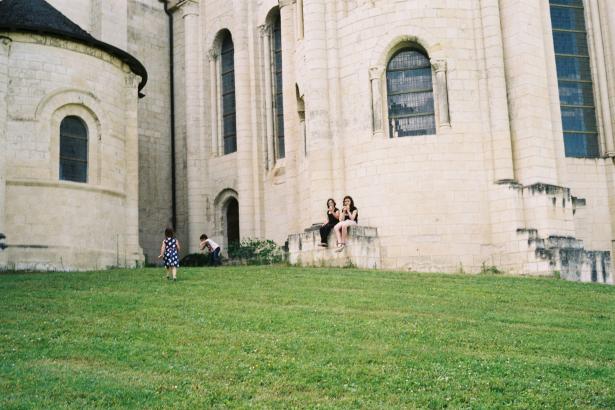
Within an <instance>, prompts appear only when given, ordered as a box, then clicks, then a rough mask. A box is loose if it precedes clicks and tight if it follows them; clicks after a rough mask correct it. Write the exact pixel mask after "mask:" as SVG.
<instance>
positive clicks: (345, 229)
mask: <svg viewBox="0 0 615 410" xmlns="http://www.w3.org/2000/svg"><path fill="white" fill-rule="evenodd" d="M347 238H348V225H346V224H344V226H342V243H343V244H344V245H346V239H347Z"/></svg>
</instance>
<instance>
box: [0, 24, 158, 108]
mask: <svg viewBox="0 0 615 410" xmlns="http://www.w3.org/2000/svg"><path fill="white" fill-rule="evenodd" d="M0 31H5V32H26V33H33V34H40V35H51V36H54V37H59V38H62V39H66V40H70V41H72V42H75V43H80V44H84V45H87V46H90V47H94V48H98V49H100V50H103V51H106V52H107V53H109V54H111V55H113V56H114V57H116V58H118V59H119V60H120V61H122V62H123V63H125V64H126V65H127V66H128V67H130V70H131V71H132V72H133V73H134V74H136V75H138V76H139V77H141V81H140V82H139V87H138V95H139V98H143V97H145V94H143V93H142V92H141V90H142V89H143V87H145V84H146V83H147V79H148V75H147V70H146V69H145V66H143V64H141V62H140V61H139V60H138V59H137V58H136V57H134V56H133V55H132V54H130V53H128V52H126V51H124V50H122V49H120V48H118V47H115V46H113V45H111V44H108V43H105V42H103V41H100V40H97V39H96V38H94V37H90V38H89V39H86V38H79V37H76V36H71V35H70V34H67V33H65V32H62V31H59V30H54V29H52V28H49V27H32V26H22V25H19V24H17V25H11V26H5V25H0Z"/></svg>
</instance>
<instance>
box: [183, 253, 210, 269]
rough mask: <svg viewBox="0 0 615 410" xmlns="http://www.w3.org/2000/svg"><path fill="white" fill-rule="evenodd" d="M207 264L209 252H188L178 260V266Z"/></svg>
mask: <svg viewBox="0 0 615 410" xmlns="http://www.w3.org/2000/svg"><path fill="white" fill-rule="evenodd" d="M207 265H209V254H203V253H190V254H188V255H186V256H184V257H183V258H182V259H181V261H179V266H186V267H187V266H207Z"/></svg>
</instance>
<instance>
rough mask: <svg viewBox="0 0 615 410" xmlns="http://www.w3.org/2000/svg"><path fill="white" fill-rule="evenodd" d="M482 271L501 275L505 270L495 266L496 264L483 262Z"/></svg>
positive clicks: (487, 273)
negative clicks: (489, 264)
mask: <svg viewBox="0 0 615 410" xmlns="http://www.w3.org/2000/svg"><path fill="white" fill-rule="evenodd" d="M480 273H482V274H485V275H500V274H502V273H504V272H503V271H501V270H499V269H498V267H497V266H494V265H491V266H487V264H486V263H485V262H483V263H482V265H481V267H480Z"/></svg>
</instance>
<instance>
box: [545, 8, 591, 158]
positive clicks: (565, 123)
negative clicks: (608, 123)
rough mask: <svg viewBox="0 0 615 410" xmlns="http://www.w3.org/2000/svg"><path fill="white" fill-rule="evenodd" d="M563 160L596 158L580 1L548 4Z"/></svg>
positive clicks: (583, 17) (587, 58) (589, 74)
mask: <svg viewBox="0 0 615 410" xmlns="http://www.w3.org/2000/svg"><path fill="white" fill-rule="evenodd" d="M549 3H550V6H551V7H550V8H551V25H552V27H553V46H554V48H555V64H556V67H557V81H558V85H559V96H560V107H561V112H562V127H563V131H564V146H565V150H566V156H567V157H580V158H593V157H598V156H599V155H600V153H599V152H598V151H599V150H598V126H597V124H596V108H595V104H594V90H593V85H592V76H591V67H590V61H589V50H588V47H587V32H586V29H585V12H584V10H583V1H582V0H550V1H549Z"/></svg>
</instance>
